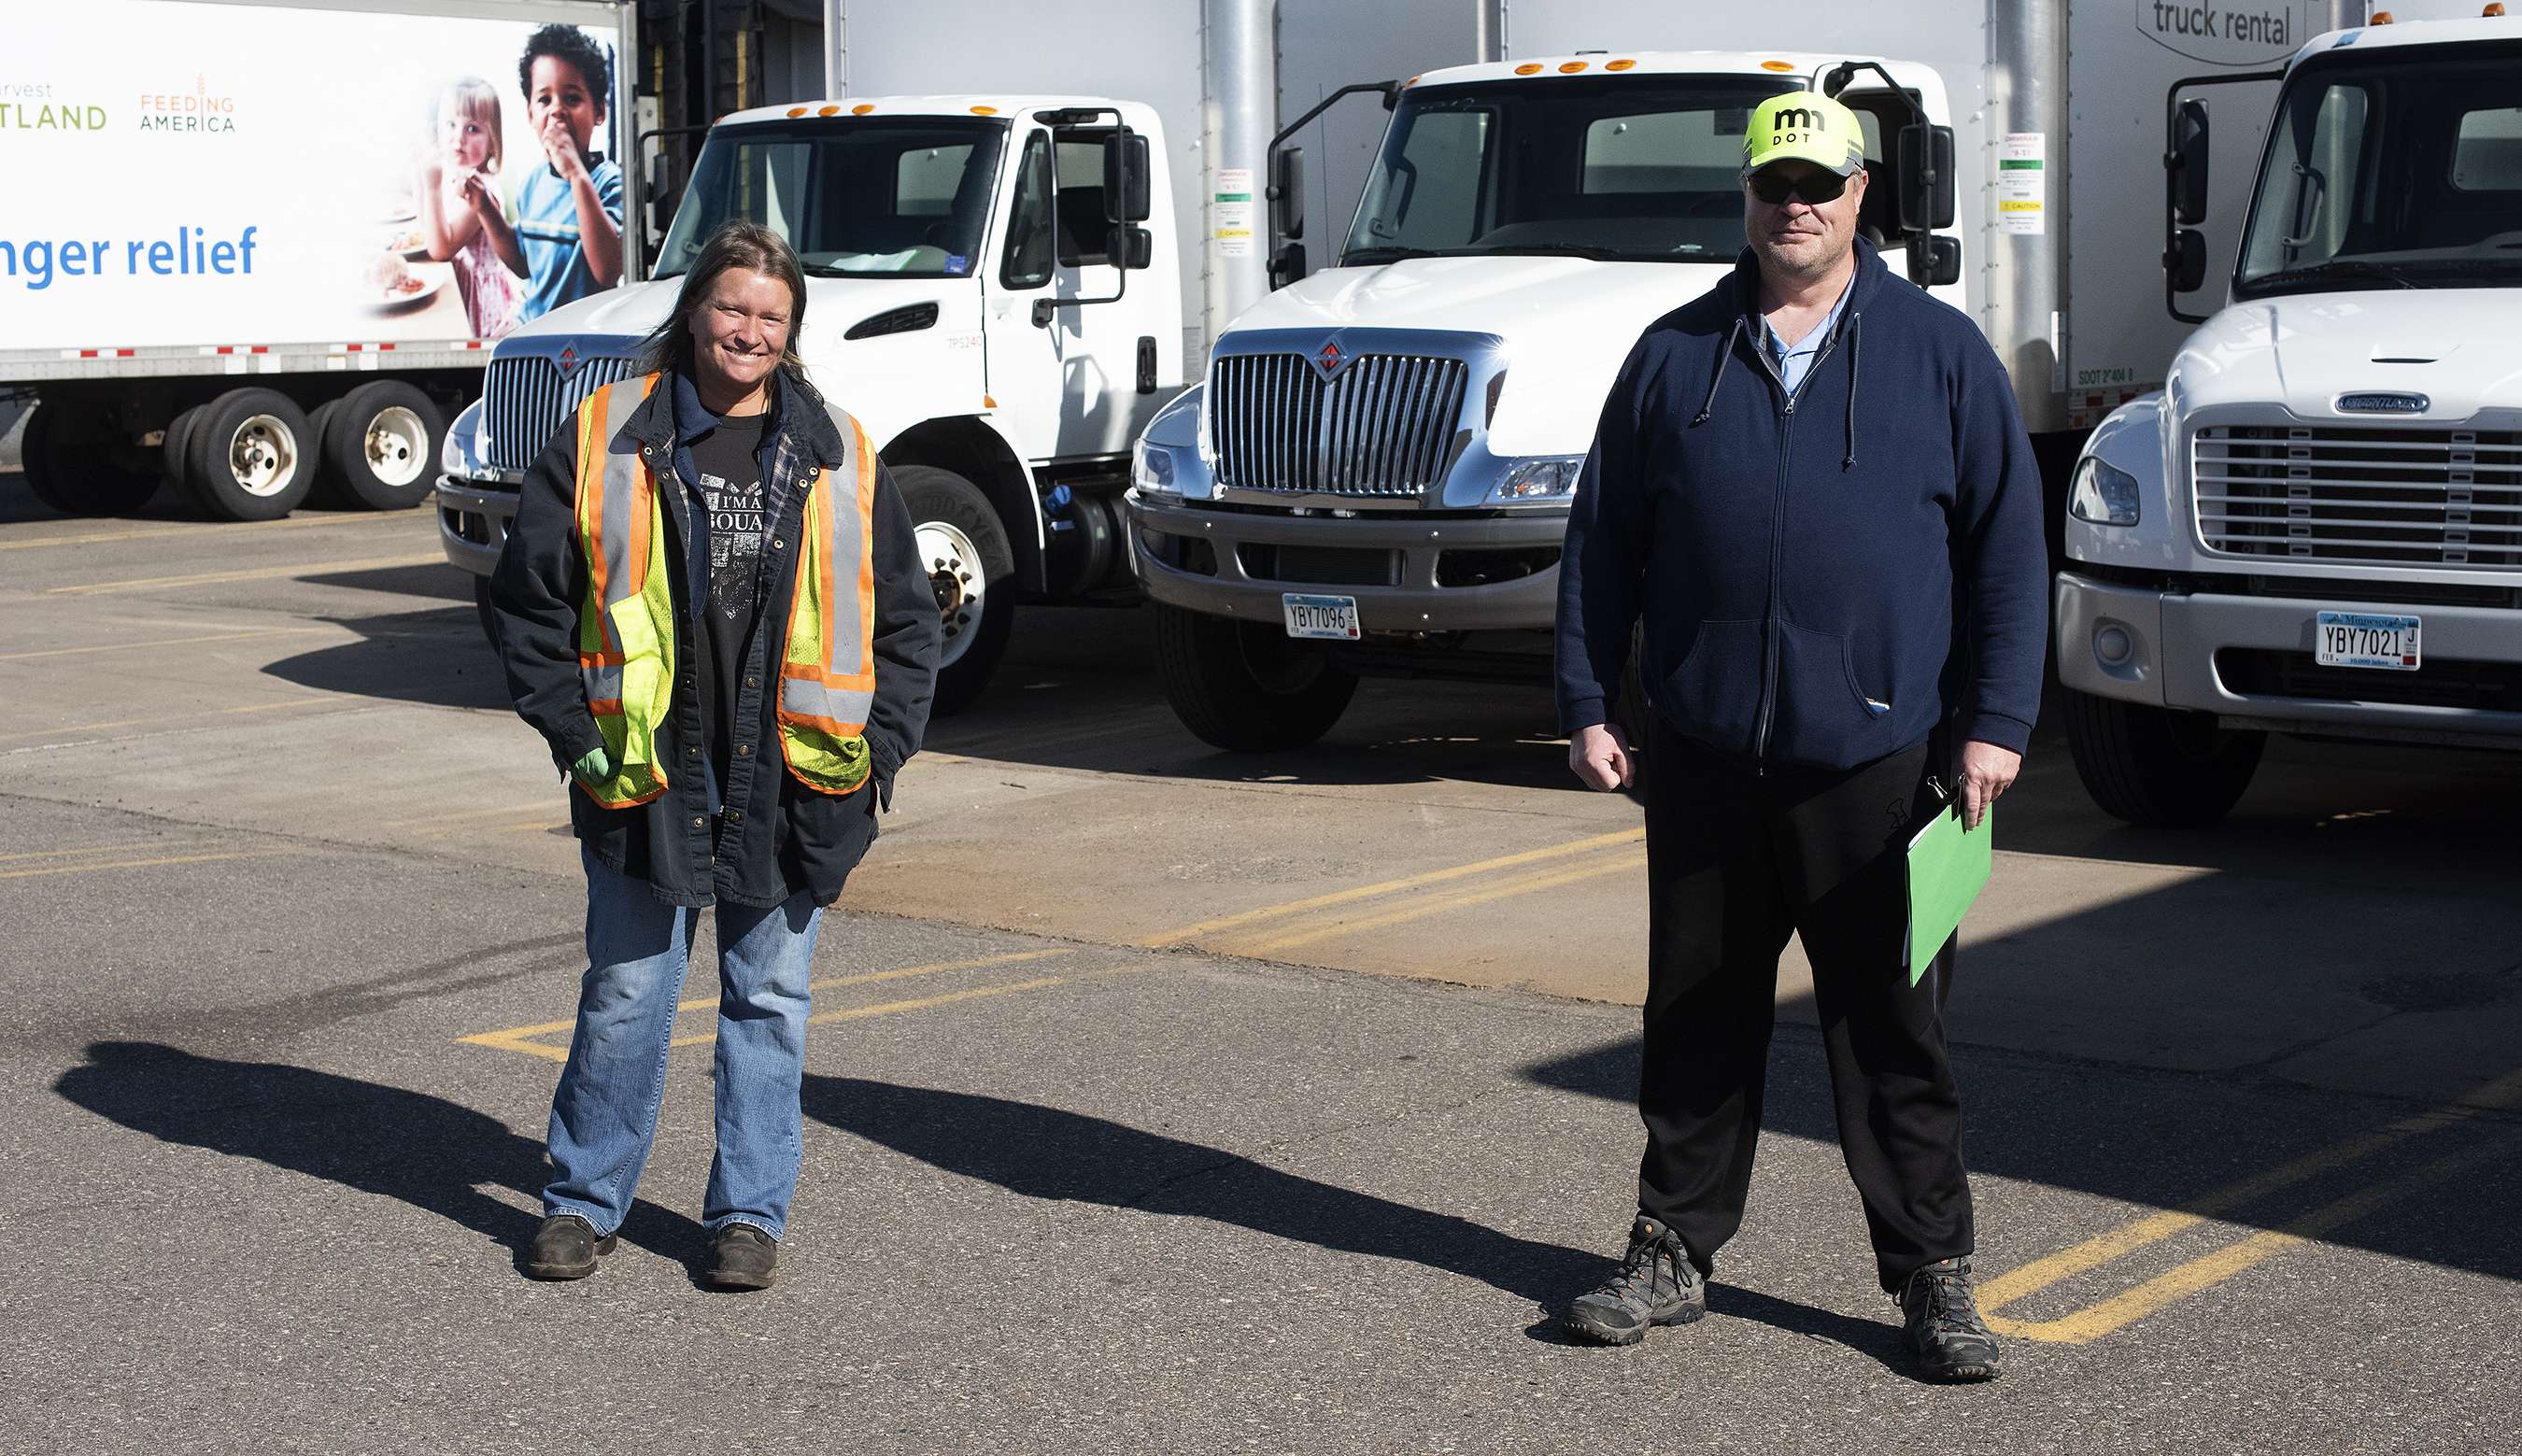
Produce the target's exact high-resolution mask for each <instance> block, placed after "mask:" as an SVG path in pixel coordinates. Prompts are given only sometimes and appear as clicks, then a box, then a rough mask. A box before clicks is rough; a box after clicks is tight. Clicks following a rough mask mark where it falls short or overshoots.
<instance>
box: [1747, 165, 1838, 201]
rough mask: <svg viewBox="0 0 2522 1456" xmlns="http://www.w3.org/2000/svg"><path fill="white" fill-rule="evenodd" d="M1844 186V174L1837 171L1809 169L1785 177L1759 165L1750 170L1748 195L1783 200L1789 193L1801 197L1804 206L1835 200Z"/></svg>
mask: <svg viewBox="0 0 2522 1456" xmlns="http://www.w3.org/2000/svg"><path fill="white" fill-rule="evenodd" d="M1846 190H1847V178H1845V177H1843V176H1841V175H1840V174H1839V173H1837V172H1812V173H1809V174H1807V175H1805V176H1802V177H1789V176H1788V175H1787V174H1786V173H1784V172H1781V171H1774V170H1772V169H1770V168H1768V167H1765V166H1764V167H1762V168H1760V169H1759V170H1758V171H1756V172H1753V173H1752V174H1751V195H1752V196H1753V197H1756V198H1758V199H1759V200H1760V201H1762V202H1764V203H1769V204H1771V205H1773V206H1774V205H1775V204H1778V203H1782V202H1785V201H1786V200H1787V198H1788V196H1789V195H1790V194H1792V195H1794V196H1796V197H1799V198H1802V199H1803V200H1804V205H1805V206H1806V207H1819V206H1820V205H1821V204H1823V203H1830V202H1837V201H1839V195H1840V194H1841V193H1843V192H1845V191H1846Z"/></svg>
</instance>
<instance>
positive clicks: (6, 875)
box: [0, 849, 289, 879]
mask: <svg viewBox="0 0 2522 1456" xmlns="http://www.w3.org/2000/svg"><path fill="white" fill-rule="evenodd" d="M288 853H289V851H288V850H285V849H244V850H238V851H236V852H235V853H234V854H225V855H176V856H174V857H173V858H171V859H164V860H116V861H113V862H111V863H109V864H104V865H56V866H54V867H53V868H52V869H0V879H24V878H26V877H27V876H28V875H34V874H77V873H80V872H82V871H85V870H89V869H139V868H140V867H142V866H144V865H198V864H200V863H201V862H202V861H204V860H259V859H263V858H265V857H267V856H271V855H285V854H288Z"/></svg>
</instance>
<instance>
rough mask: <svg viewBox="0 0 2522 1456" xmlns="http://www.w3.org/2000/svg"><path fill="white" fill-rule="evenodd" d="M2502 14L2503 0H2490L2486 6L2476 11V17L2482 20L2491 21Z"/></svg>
mask: <svg viewBox="0 0 2522 1456" xmlns="http://www.w3.org/2000/svg"><path fill="white" fill-rule="evenodd" d="M2502 14H2504V0H2490V3H2489V5H2488V7H2487V8H2486V9H2485V10H2482V11H2480V12H2479V13H2478V18H2479V19H2480V20H2482V21H2492V20H2494V19H2496V18H2497V17H2498V16H2500V15H2502Z"/></svg>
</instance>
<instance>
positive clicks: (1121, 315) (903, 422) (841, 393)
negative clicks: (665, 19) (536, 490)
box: [438, 95, 1183, 713]
mask: <svg viewBox="0 0 2522 1456" xmlns="http://www.w3.org/2000/svg"><path fill="white" fill-rule="evenodd" d="M1163 148H1164V138H1163V129H1162V126H1161V124H1160V122H1159V121H1158V118H1157V117H1156V115H1155V113H1154V112H1153V111H1151V110H1150V109H1148V108H1147V107H1145V106H1143V105H1139V104H1137V103H1132V102H1116V101H1110V100H1105V99H1102V98H1098V97H1080V96H1004V95H988V96H913V97H867V98H854V99H852V100H849V101H846V102H822V103H815V104H812V105H806V106H786V107H767V108H760V109H756V110H752V111H746V112H741V113H737V114H735V115H732V116H729V117H724V118H723V119H722V120H721V121H720V122H719V123H718V124H717V126H716V127H715V128H714V129H713V130H712V131H711V132H710V134H709V137H708V140H707V142H706V144H705V145H704V146H703V147H702V149H701V152H700V155H699V157H698V159H697V160H696V162H695V164H694V165H693V169H692V178H691V182H690V184H689V186H688V187H687V188H686V189H685V191H684V194H683V199H682V202H681V205H680V207H679V208H678V209H677V211H676V213H675V218H674V222H673V225H672V226H671V228H669V230H668V231H667V234H666V238H665V242H664V244H663V248H662V251H661V252H660V254H659V257H658V260H657V264H656V268H655V274H656V276H655V277H654V278H653V279H651V280H650V281H648V282H645V283H638V284H631V285H629V286H626V287H623V288H620V289H617V290H615V291H613V292H610V293H606V294H602V295H599V296H597V297H595V298H590V299H587V300H584V301H583V302H581V303H578V304H575V305H570V306H568V307H565V308H560V309H556V310H554V311H552V312H551V313H548V314H545V315H544V316H543V317H541V318H539V319H537V320H535V321H533V322H532V323H530V324H527V325H525V326H523V327H521V328H519V329H517V330H516V331H515V332H513V333H511V334H509V335H508V336H507V337H506V338H504V339H502V340H501V341H500V342H499V345H498V348H497V351H496V352H495V353H494V354H493V355H492V357H491V359H490V366H489V371H488V374H487V377H486V380H485V386H484V390H483V397H482V399H481V400H480V402H479V403H478V404H476V405H475V406H474V407H472V408H470V409H468V410H466V411H465V412H464V413H463V414H462V415H460V416H459V417H458V418H457V419H456V420H455V422H454V424H453V426H452V427H451V428H450V429H449V431H448V433H447V441H446V446H445V456H444V470H443V473H442V474H441V475H440V477H439V480H438V497H439V505H440V523H441V535H442V538H443V540H444V545H445V549H446V555H447V559H448V560H450V561H452V562H454V563H455V564H456V565H459V566H462V567H464V568H466V569H467V570H469V571H471V572H473V573H474V574H475V577H476V581H477V594H478V593H479V591H480V590H481V589H482V588H481V587H480V585H479V584H480V582H481V581H482V580H483V579H486V578H487V577H488V576H489V574H490V570H491V567H492V566H493V565H494V564H495V563H496V561H497V560H498V555H499V549H500V546H501V545H502V544H503V543H504V541H505V540H506V539H507V529H508V523H509V521H510V520H512V519H513V518H514V516H515V514H516V506H517V492H518V489H519V487H520V485H521V484H522V482H523V480H524V476H525V471H526V470H527V469H528V468H529V467H530V466H531V465H532V464H533V463H534V461H535V458H536V457H537V455H538V454H540V453H541V451H542V448H543V446H544V443H545V442H546V441H547V440H548V439H549V438H550V436H551V433H552V431H553V430H554V429H555V428H556V427H558V426H559V425H560V423H561V422H562V421H563V420H565V419H567V418H568V417H569V415H570V413H571V411H573V410H574V409H575V408H576V407H577V406H578V404H579V402H580V401H581V400H583V399H585V398H586V397H587V396H588V395H589V394H591V393H593V392H594V391H595V390H597V389H599V388H601V387H603V386H604V385H607V384H610V383H612V382H614V381H615V380H618V379H623V378H626V377H629V376H630V374H631V373H632V372H633V369H634V358H635V356H636V354H637V352H638V347H639V344H640V341H641V340H642V339H643V338H645V337H646V335H647V334H648V333H649V331H650V330H652V329H654V328H655V327H656V326H657V324H658V323H659V322H660V321H662V320H663V319H664V318H665V317H666V316H667V314H668V313H670V312H671V311H672V310H673V307H674V302H675V297H676V294H677V290H678V289H679V288H680V287H681V275H682V274H683V273H684V271H685V270H686V269H687V268H688V267H689V266H690V264H691V261H692V259H693V258H694V257H695V256H697V255H698V253H699V251H700V249H701V246H702V244H703V243H704V242H705V241H706V240H707V239H708V237H709V235H710V234H711V232H712V231H714V230H715V229H716V228H717V227H718V226H719V225H720V224H721V223H723V222H724V221H725V220H727V219H729V218H745V219H749V220H751V221H755V222H761V223H764V224H767V225H769V226H771V227H772V228H775V229H777V230H778V231H779V232H780V233H782V234H783V235H784V236H786V237H787V239H788V241H789V243H790V244H791V245H792V246H793V247H795V249H796V250H797V255H798V258H799V259H800V261H801V262H802V263H803V265H804V269H805V272H806V275H807V278H806V292H807V305H808V306H807V313H806V318H807V327H806V329H805V330H804V332H803V333H802V334H801V335H800V336H799V337H798V339H797V340H796V348H797V350H798V352H799V353H800V354H801V355H802V356H803V357H804V358H805V360H806V363H807V366H808V369H809V371H810V373H811V374H812V376H813V378H814V380H815V383H816V385H817V387H818V388H819V389H820V390H821V391H822V392H823V393H824V394H825V396H827V397H828V398H829V399H832V400H833V401H834V402H835V403H837V404H839V405H841V406H842V407H843V408H846V409H848V410H849V411H850V412H851V413H852V414H853V415H855V416H857V418H858V420H859V422H860V423H861V424H862V425H863V426H864V427H865V429H866V432H867V434H868V436H869V437H870V438H871V439H873V440H874V441H875V442H876V445H877V448H878V451H879V453H880V454H881V455H882V457H883V459H884V461H885V463H886V465H887V466H888V467H890V468H891V470H892V471H893V474H894V477H895V479H896V480H897V481H898V482H899V483H900V485H901V487H902V492H903V495H904V498H905V499H906V501H907V502H908V503H909V504H910V506H911V515H912V519H913V522H914V525H915V526H916V529H917V532H918V537H919V543H920V552H921V555H922V556H923V557H925V558H926V559H927V560H928V562H929V564H930V569H931V573H932V580H933V581H934V583H935V586H936V591H937V606H938V612H939V614H940V616H941V618H942V619H943V622H944V627H945V637H944V642H943V649H942V654H941V658H940V663H941V672H940V676H939V681H938V698H937V711H938V712H941V713H949V712H953V711H955V710H956V709H957V708H958V707H960V706H962V705H963V704H964V703H967V702H969V701H970V700H971V698H972V697H973V696H974V695H975V694H976V693H978V692H979V691H980V689H981V687H982V685H983V684H984V683H985V682H986V681H988V678H989V675H990V672H991V670H992V669H993V668H994V667H995V666H996V665H997V662H998V658H999V655H1000V653H1001V651H1002V650H1003V649H1004V645H1005V642H1006V638H1007V629H1008V625H1009V621H1010V619H1011V617H1012V613H1013V610H1014V608H1015V606H1016V604H1017V603H1018V602H1020V601H1036V602H1060V603H1077V604H1096V603H1101V602H1114V603H1132V602H1135V601H1136V600H1137V599H1138V593H1137V589H1136V588H1135V587H1133V586H1132V585H1131V582H1130V578H1129V574H1128V573H1129V568H1128V564H1127V562H1126V560H1125V553H1124V552H1123V551H1122V550H1121V547H1120V538H1121V524H1120V510H1119V496H1120V493H1121V492H1122V491H1123V490H1124V489H1125V488H1126V486H1127V484H1128V466H1129V453H1128V452H1129V447H1130V442H1131V440H1132V439H1133V438H1134V437H1136V436H1137V435H1138V434H1139V433H1140V431H1141V430H1142V429H1144V427H1145V425H1146V424H1147V423H1148V421H1149V420H1150V419H1151V418H1152V417H1153V415H1154V414H1155V412H1156V410H1157V409H1158V408H1159V407H1160V406H1161V405H1163V404H1164V403H1165V402H1167V401H1168V400H1169V399H1171V398H1172V397H1173V396H1174V395H1175V394H1177V393H1179V392H1180V390H1181V388H1182V382H1183V367H1182V353H1183V316H1182V315H1183V304H1182V290H1181V287H1180V284H1179V276H1180V267H1181V264H1180V260H1179V258H1180V250H1179V243H1178V238H1177V235H1178V232H1179V231H1180V229H1179V228H1178V227H1177V226H1176V224H1175V221H1174V218H1175V204H1174V199H1173V196H1172V189H1171V185H1170V183H1169V181H1168V179H1167V177H1166V174H1165V170H1164V169H1163V168H1162V167H1158V166H1152V165H1150V161H1149V159H1150V157H1151V155H1152V156H1154V157H1161V156H1163V155H1164V152H1163ZM485 626H486V630H487V628H488V613H487V608H486V611H485Z"/></svg>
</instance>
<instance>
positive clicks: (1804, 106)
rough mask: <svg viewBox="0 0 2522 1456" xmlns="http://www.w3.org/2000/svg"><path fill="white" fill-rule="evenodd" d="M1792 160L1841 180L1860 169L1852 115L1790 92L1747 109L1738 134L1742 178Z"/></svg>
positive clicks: (1860, 133)
mask: <svg viewBox="0 0 2522 1456" xmlns="http://www.w3.org/2000/svg"><path fill="white" fill-rule="evenodd" d="M1790 157H1793V158H1798V159H1800V160H1802V161H1804V162H1809V163H1811V164H1813V165H1815V166H1818V167H1821V168H1822V169H1824V170H1825V171H1832V172H1837V173H1838V174H1839V175H1841V176H1843V177H1845V176H1848V175H1851V174H1853V173H1854V172H1855V171H1856V170H1857V168H1859V167H1861V166H1863V165H1865V128H1864V127H1863V126H1861V125H1859V124H1858V123H1857V119H1856V113H1854V112H1852V111H1849V110H1848V109H1847V108H1846V107H1844V106H1842V105H1840V104H1839V103H1838V102H1836V101H1833V100H1831V99H1830V98H1829V97H1827V96H1824V95H1822V94H1821V93H1820V92H1818V91H1790V92H1788V93H1787V94H1786V95H1784V96H1772V97H1770V98H1769V99H1768V100H1766V101H1764V102H1761V103H1760V104H1759V105H1758V106H1755V107H1753V108H1751V120H1750V122H1749V124H1747V125H1746V126H1745V127H1744V128H1743V175H1745V176H1747V177H1748V176H1750V175H1751V173H1753V172H1755V171H1758V170H1759V169H1760V168H1761V167H1764V166H1767V165H1768V164H1770V163H1772V162H1784V161H1786V160H1787V159H1788V158H1790Z"/></svg>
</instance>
